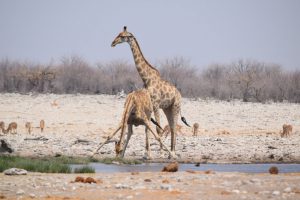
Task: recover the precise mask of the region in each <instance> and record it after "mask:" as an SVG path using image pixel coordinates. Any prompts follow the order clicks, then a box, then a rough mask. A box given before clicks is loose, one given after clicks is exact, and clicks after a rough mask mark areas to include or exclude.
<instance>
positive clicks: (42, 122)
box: [40, 119, 45, 133]
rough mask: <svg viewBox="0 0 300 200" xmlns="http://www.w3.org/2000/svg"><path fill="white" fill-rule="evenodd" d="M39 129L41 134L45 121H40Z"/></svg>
mask: <svg viewBox="0 0 300 200" xmlns="http://www.w3.org/2000/svg"><path fill="white" fill-rule="evenodd" d="M40 128H41V133H42V132H43V131H44V128H45V121H44V120H43V119H42V120H41V121H40Z"/></svg>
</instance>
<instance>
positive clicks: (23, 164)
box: [0, 156, 71, 173]
mask: <svg viewBox="0 0 300 200" xmlns="http://www.w3.org/2000/svg"><path fill="white" fill-rule="evenodd" d="M12 167H16V168H22V169H25V170H27V171H31V172H45V173H71V168H70V167H69V166H68V165H67V164H64V163H62V162H60V161H58V160H55V159H54V160H50V159H46V160H44V159H37V158H22V157H18V156H0V172H3V171H4V170H6V169H9V168H12Z"/></svg>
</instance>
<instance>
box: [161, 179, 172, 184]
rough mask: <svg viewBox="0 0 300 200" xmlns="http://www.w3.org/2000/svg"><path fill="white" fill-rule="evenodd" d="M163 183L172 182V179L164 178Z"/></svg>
mask: <svg viewBox="0 0 300 200" xmlns="http://www.w3.org/2000/svg"><path fill="white" fill-rule="evenodd" d="M162 183H170V181H169V180H168V179H164V180H162Z"/></svg>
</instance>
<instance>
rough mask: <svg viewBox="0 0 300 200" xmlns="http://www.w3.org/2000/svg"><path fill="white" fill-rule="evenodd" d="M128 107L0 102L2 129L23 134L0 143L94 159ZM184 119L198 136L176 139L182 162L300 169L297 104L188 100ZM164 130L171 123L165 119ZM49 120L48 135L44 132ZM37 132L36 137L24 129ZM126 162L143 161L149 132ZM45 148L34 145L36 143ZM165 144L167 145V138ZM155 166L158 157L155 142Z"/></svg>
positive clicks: (37, 99)
mask: <svg viewBox="0 0 300 200" xmlns="http://www.w3.org/2000/svg"><path fill="white" fill-rule="evenodd" d="M124 101H125V99H124V98H118V97H116V96H110V95H54V94H48V95H20V94H1V95H0V121H4V122H5V123H6V125H7V124H8V123H9V122H12V121H15V122H17V123H18V131H17V132H18V134H16V135H12V134H7V135H1V136H0V139H5V140H7V142H9V143H10V144H11V146H12V148H13V149H14V154H18V155H22V156H31V155H32V156H45V155H57V154H60V155H69V156H89V155H91V154H92V152H93V151H94V150H95V149H96V148H97V146H98V145H99V143H100V142H103V141H104V136H107V135H109V134H110V133H112V132H113V130H114V129H115V128H116V127H117V126H118V124H119V122H120V118H121V115H122V112H123V104H124ZM182 113H183V115H184V116H185V117H186V118H187V121H188V122H189V123H190V124H193V123H195V122H198V123H199V124H200V132H199V134H198V136H197V137H193V136H192V130H191V128H189V127H187V126H184V125H183V123H182V122H179V124H180V125H182V126H183V128H182V132H183V134H180V135H178V137H177V144H176V153H177V154H178V155H179V161H191V162H197V161H200V162H211V163H256V162H299V161H300V104H289V103H268V104H260V103H243V102H240V101H233V102H224V101H215V100H207V101H206V100H205V101H204V100H191V99H183V102H182ZM161 118H162V125H163V126H164V125H166V124H167V122H166V119H165V116H164V114H163V112H161ZM41 119H44V120H45V122H46V128H45V131H44V132H43V133H41V131H40V130H39V128H38V127H39V121H40V120H41ZM26 122H31V123H32V124H33V127H34V129H33V133H32V134H31V135H29V134H28V133H26V130H25V123H26ZM285 123H288V124H292V125H293V132H292V134H291V136H290V137H289V138H281V137H280V136H279V132H280V131H281V130H282V125H283V124H285ZM134 133H135V134H134V135H133V137H132V139H131V141H130V143H129V146H128V148H127V151H126V155H125V156H126V157H133V158H136V159H140V158H142V157H143V155H144V148H145V134H144V127H143V126H139V127H136V128H134ZM38 138H40V140H34V139H38ZM165 143H166V144H167V145H168V146H169V145H170V136H169V137H168V138H167V139H166V141H165ZM151 150H152V157H153V161H154V162H155V161H159V160H161V159H163V160H164V159H167V157H168V155H167V154H165V155H163V156H161V153H160V151H159V145H158V143H157V141H156V140H154V138H153V137H152V139H151ZM97 156H98V157H107V156H114V144H113V143H109V144H107V145H105V146H104V147H103V148H102V149H101V150H100V151H99V154H97Z"/></svg>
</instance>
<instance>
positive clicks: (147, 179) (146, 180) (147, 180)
mask: <svg viewBox="0 0 300 200" xmlns="http://www.w3.org/2000/svg"><path fill="white" fill-rule="evenodd" d="M144 181H145V182H152V180H151V179H149V178H146V179H145V180H144Z"/></svg>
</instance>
